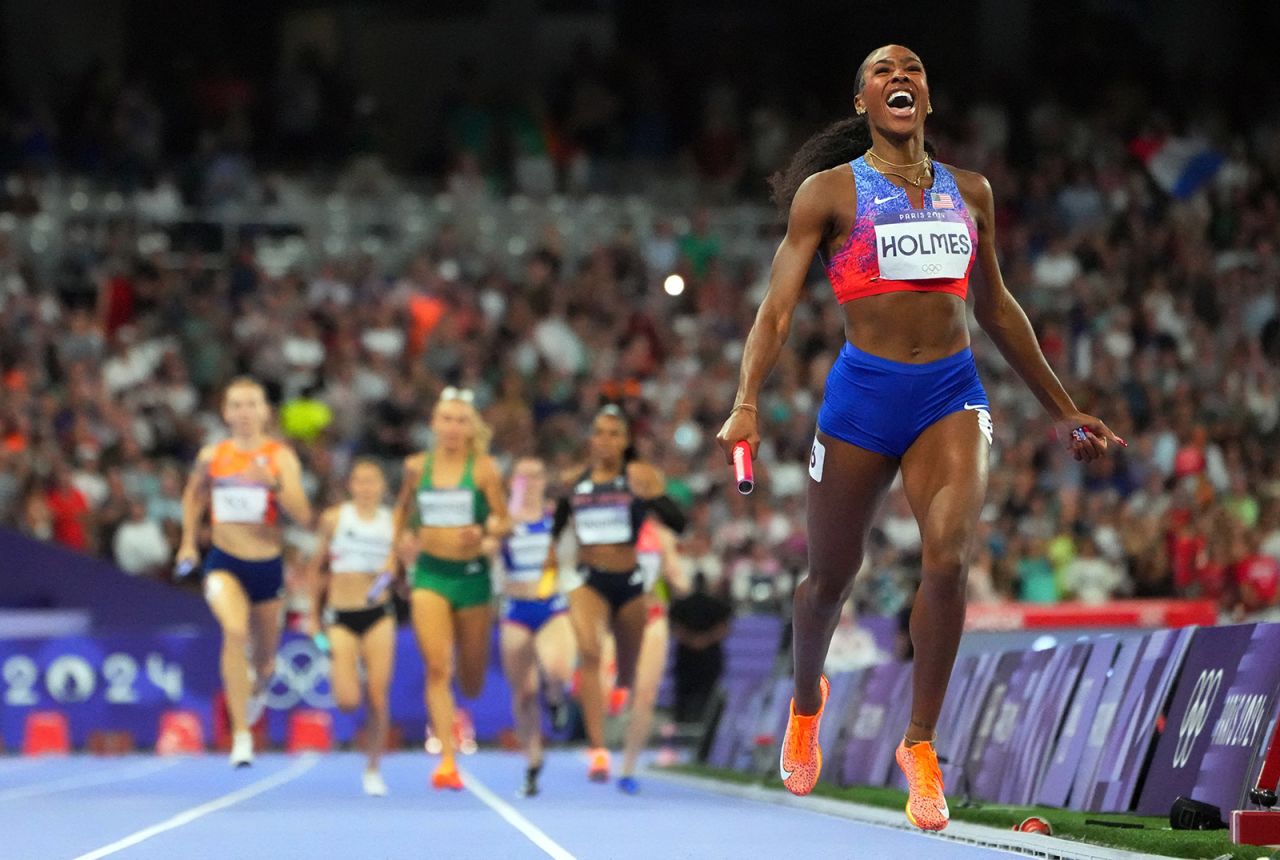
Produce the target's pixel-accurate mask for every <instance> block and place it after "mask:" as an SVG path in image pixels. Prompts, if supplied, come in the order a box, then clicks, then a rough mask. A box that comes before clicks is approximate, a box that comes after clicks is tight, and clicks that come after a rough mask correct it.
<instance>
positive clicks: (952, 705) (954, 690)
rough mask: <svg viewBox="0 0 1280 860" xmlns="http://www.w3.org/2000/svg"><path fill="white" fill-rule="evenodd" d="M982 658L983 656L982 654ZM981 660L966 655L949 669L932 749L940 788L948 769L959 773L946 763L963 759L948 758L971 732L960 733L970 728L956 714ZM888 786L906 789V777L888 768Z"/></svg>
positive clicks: (962, 706)
mask: <svg viewBox="0 0 1280 860" xmlns="http://www.w3.org/2000/svg"><path fill="white" fill-rule="evenodd" d="M982 656H986V655H982ZM981 660H982V657H981V656H979V655H976V654H968V655H965V656H963V657H959V658H957V659H956V663H955V666H954V667H952V669H951V680H950V681H948V682H947V697H946V699H944V700H943V702H942V711H941V713H939V714H938V740H937V742H936V744H935V748H936V749H937V750H938V757H939V759H940V760H941V759H945V761H940V767H941V768H942V781H943V784H944V785H950V784H951V783H950V782H948V780H949V779H950V778H951V776H952V773H949V772H948V769H949V768H950V769H953V770H954V773H955V774H959V773H960V772H961V768H960V767H959V766H958V765H953V764H949V763H948V762H959V761H962V760H963V759H961V758H956V759H953V758H951V756H953V755H954V754H955V749H956V747H957V746H958V745H959V744H960V741H959V738H960V737H962V736H963V737H964V738H965V740H966V741H967V739H968V737H969V736H970V735H971V732H967V731H964V730H963V728H962V726H966V725H970V724H969V723H962V722H961V721H960V717H959V715H960V712H961V710H962V709H963V708H964V704H965V702H966V701H967V697H968V695H969V688H970V687H971V686H972V684H973V681H974V673H975V672H976V671H977V668H978V665H979V663H980V662H981ZM889 786H890V787H891V788H897V789H900V790H901V791H906V790H907V777H906V776H905V775H904V774H903V773H902V771H901V770H899V769H898V768H891V769H890V771H889Z"/></svg>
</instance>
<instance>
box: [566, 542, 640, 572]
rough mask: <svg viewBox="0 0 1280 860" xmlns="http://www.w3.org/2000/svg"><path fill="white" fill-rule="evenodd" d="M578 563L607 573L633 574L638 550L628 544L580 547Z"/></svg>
mask: <svg viewBox="0 0 1280 860" xmlns="http://www.w3.org/2000/svg"><path fill="white" fill-rule="evenodd" d="M578 562H579V563H581V564H585V565H586V566H587V567H594V568H595V569H596V570H601V571H604V572H605V573H620V574H623V573H628V574H629V573H631V572H632V571H634V570H635V569H636V548H635V547H634V546H632V545H631V544H628V543H618V544H601V545H599V546H583V547H578Z"/></svg>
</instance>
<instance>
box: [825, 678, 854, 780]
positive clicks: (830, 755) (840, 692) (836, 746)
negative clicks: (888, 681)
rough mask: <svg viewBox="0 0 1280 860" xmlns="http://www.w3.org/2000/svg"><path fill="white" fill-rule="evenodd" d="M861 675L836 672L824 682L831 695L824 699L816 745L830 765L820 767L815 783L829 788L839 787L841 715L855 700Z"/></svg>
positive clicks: (841, 743)
mask: <svg viewBox="0 0 1280 860" xmlns="http://www.w3.org/2000/svg"><path fill="white" fill-rule="evenodd" d="M862 672H863V670H861V669H857V670H854V671H852V672H837V673H836V674H834V675H832V676H831V677H830V678H828V679H827V680H828V681H830V682H831V692H830V693H829V694H828V695H827V707H826V710H825V711H824V712H823V716H822V726H821V727H820V728H819V729H818V745H819V746H820V747H821V748H822V754H823V757H824V759H823V760H824V762H832V765H831V766H829V767H828V766H825V765H824V767H823V768H822V775H821V776H820V777H819V779H821V780H822V781H823V782H828V783H831V784H832V785H839V783H840V768H839V767H838V764H839V763H840V762H842V761H843V760H844V756H843V748H844V725H845V722H844V715H845V712H846V711H847V710H848V709H849V704H850V702H851V700H852V699H853V698H854V697H855V696H857V693H858V686H859V684H860V683H861V681H862Z"/></svg>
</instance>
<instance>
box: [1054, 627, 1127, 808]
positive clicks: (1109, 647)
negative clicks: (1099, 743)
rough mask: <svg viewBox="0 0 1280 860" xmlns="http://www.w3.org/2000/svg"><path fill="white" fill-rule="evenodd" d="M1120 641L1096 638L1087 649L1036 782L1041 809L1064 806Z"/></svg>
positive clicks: (1069, 794)
mask: <svg viewBox="0 0 1280 860" xmlns="http://www.w3.org/2000/svg"><path fill="white" fill-rule="evenodd" d="M1120 642H1121V640H1119V639H1110V638H1106V639H1098V640H1096V641H1094V642H1093V644H1092V645H1091V646H1090V648H1089V659H1088V661H1087V662H1086V663H1085V666H1084V669H1083V670H1082V671H1081V672H1080V682H1079V683H1078V684H1077V685H1076V689H1075V691H1074V692H1073V693H1072V696H1071V703H1070V705H1068V707H1067V716H1066V719H1065V720H1063V722H1062V731H1061V732H1060V733H1059V734H1058V737H1057V740H1056V741H1055V743H1054V745H1053V756H1052V757H1051V758H1050V759H1049V763H1048V767H1047V768H1046V769H1045V771H1044V776H1043V778H1042V779H1041V780H1040V786H1039V788H1038V789H1037V792H1036V803H1038V804H1040V805H1043V806H1066V805H1067V799H1068V798H1069V797H1070V796H1071V785H1072V782H1073V780H1074V778H1075V774H1076V769H1077V767H1078V766H1079V762H1080V756H1081V754H1082V753H1083V751H1084V745H1085V741H1086V740H1087V737H1088V729H1089V726H1090V724H1091V721H1092V720H1093V717H1094V713H1095V712H1096V711H1097V708H1098V702H1099V701H1100V700H1101V699H1102V691H1103V689H1104V688H1105V687H1106V684H1107V675H1108V674H1109V673H1110V672H1111V665H1112V663H1113V662H1114V661H1115V657H1116V652H1117V651H1118V650H1119V648H1120Z"/></svg>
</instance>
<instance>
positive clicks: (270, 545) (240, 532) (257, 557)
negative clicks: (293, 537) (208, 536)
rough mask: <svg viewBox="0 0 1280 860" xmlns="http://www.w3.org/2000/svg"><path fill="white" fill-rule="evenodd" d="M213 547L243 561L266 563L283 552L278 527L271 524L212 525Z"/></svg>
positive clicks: (282, 542) (281, 537)
mask: <svg viewBox="0 0 1280 860" xmlns="http://www.w3.org/2000/svg"><path fill="white" fill-rule="evenodd" d="M212 537H213V545H214V546H216V547H217V548H218V549H220V550H222V551H223V552H225V553H227V554H229V555H234V556H235V557H236V558H241V559H244V560H245V561H266V560H268V559H272V558H276V557H278V556H279V555H280V553H281V552H283V548H284V539H283V536H282V535H281V531H280V526H279V525H276V524H273V523H214V524H213V535H212Z"/></svg>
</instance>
